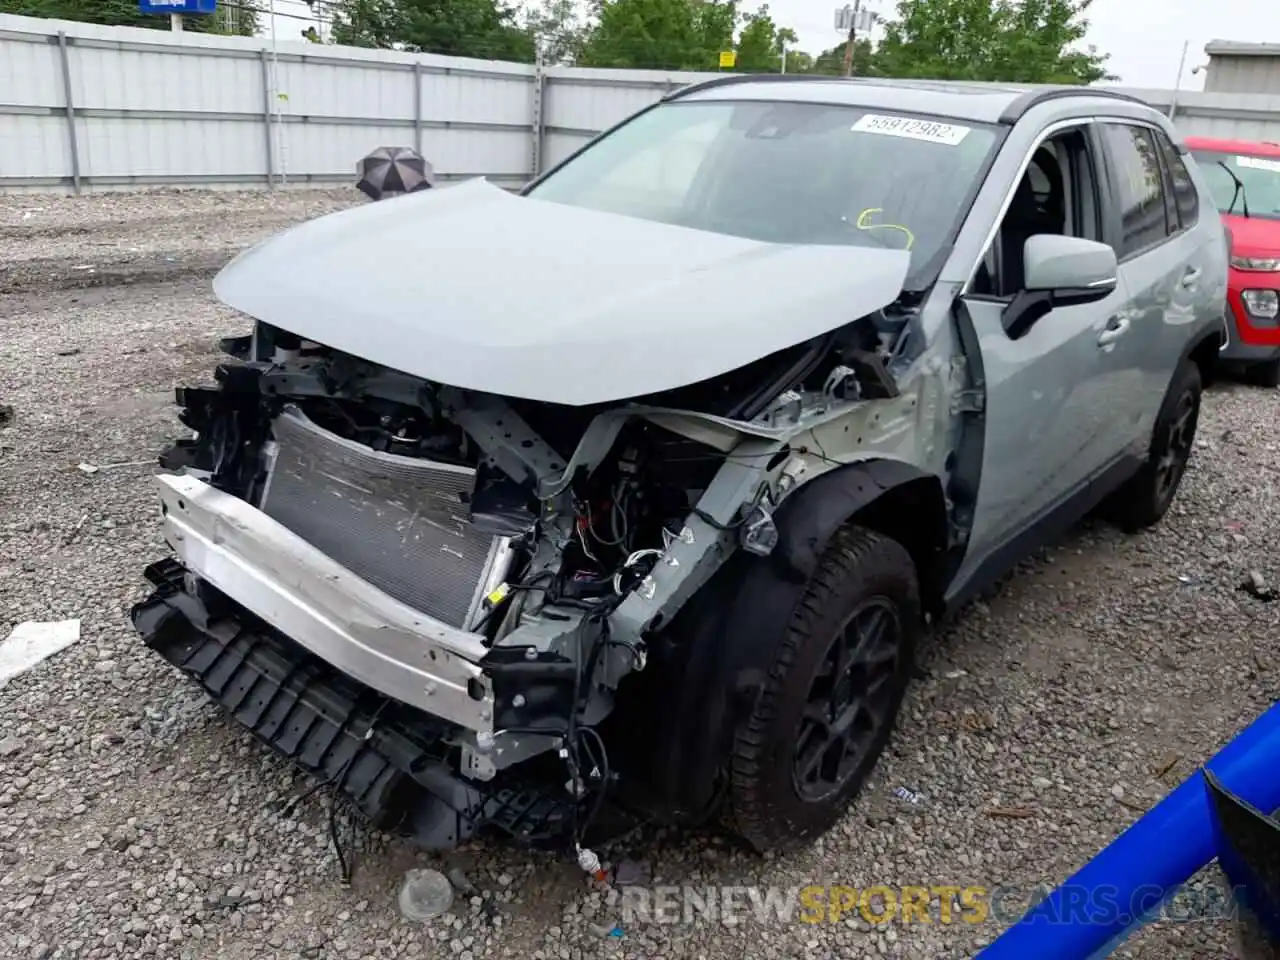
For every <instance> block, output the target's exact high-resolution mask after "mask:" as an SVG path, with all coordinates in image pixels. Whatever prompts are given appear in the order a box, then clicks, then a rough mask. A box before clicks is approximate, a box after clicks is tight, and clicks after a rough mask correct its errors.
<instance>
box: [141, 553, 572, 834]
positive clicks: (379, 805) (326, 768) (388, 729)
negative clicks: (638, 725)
mask: <svg viewBox="0 0 1280 960" xmlns="http://www.w3.org/2000/svg"><path fill="white" fill-rule="evenodd" d="M185 574H186V570H185V568H184V567H183V566H182V564H180V563H178V562H177V561H176V560H174V559H172V558H167V559H164V560H161V561H158V562H156V563H153V564H151V565H150V566H149V567H147V568H146V570H145V571H144V575H145V577H146V578H147V580H149V581H150V582H151V583H152V584H153V585H154V586H155V588H156V589H155V592H154V593H152V595H151V596H150V597H148V598H147V599H146V600H143V601H142V602H141V603H138V604H136V605H135V606H134V607H133V609H132V611H131V614H130V616H131V619H132V621H133V625H134V628H135V629H136V630H137V631H138V633H139V635H140V636H141V638H142V640H143V642H144V643H145V644H146V645H147V646H148V647H150V648H151V649H152V650H154V651H155V652H156V653H158V654H159V655H160V656H162V657H163V658H164V659H165V660H167V661H168V662H169V663H171V664H173V665H174V666H176V667H178V668H179V669H180V670H182V671H183V672H184V673H186V674H188V675H189V676H190V677H191V678H192V679H193V680H195V681H196V682H197V683H198V684H199V685H200V686H201V687H202V688H203V689H204V690H205V692H206V693H208V694H209V696H211V697H212V698H213V699H214V700H215V701H216V702H217V703H218V704H220V705H221V706H222V707H223V708H224V709H225V710H226V711H227V712H228V713H229V714H230V715H231V716H232V717H233V718H234V719H235V720H236V721H237V722H239V723H240V724H242V725H243V726H244V727H245V728H246V729H248V730H249V731H250V732H252V733H253V734H254V735H255V736H256V737H257V738H258V739H259V740H261V741H263V742H264V743H265V744H267V745H268V746H269V747H270V748H271V749H272V750H274V751H275V752H276V753H279V754H280V755H282V756H284V757H285V758H287V759H289V760H291V761H293V762H294V763H295V764H296V765H297V766H298V767H300V768H301V769H303V770H305V771H306V772H307V773H309V774H311V775H313V776H314V777H316V778H317V780H319V781H320V783H321V784H322V785H324V786H325V788H326V789H332V790H334V791H336V793H337V794H340V795H342V796H343V797H344V798H345V799H346V800H347V801H349V802H350V803H351V805H352V806H353V807H354V808H355V810H356V811H357V812H358V813H359V814H360V815H361V816H362V817H363V818H364V819H365V820H367V821H368V822H369V823H371V824H372V825H374V826H376V827H377V828H379V829H383V830H388V831H394V832H398V833H400V834H402V835H406V836H409V837H411V838H413V839H414V840H415V841H417V842H418V843H420V844H422V845H423V846H425V847H428V848H430V849H449V848H452V847H453V846H456V845H457V844H458V843H459V842H462V841H464V840H466V839H467V838H469V837H471V836H472V835H474V834H475V833H476V832H477V831H479V830H481V829H482V828H486V827H489V828H497V829H498V830H501V831H505V832H507V833H509V834H510V835H511V836H512V837H514V839H516V840H517V841H518V842H520V843H522V844H526V845H529V846H546V847H559V846H561V845H563V843H564V842H565V840H566V838H567V837H568V836H569V835H570V833H571V825H572V822H573V816H572V813H573V811H572V802H571V801H569V800H568V799H567V798H565V799H561V798H560V797H559V796H558V794H557V793H555V792H554V791H552V790H549V789H542V784H540V783H538V782H535V781H533V780H531V779H528V778H523V777H522V775H521V774H520V773H519V772H517V771H516V769H515V768H513V769H512V770H511V771H499V775H498V776H497V777H496V778H495V779H494V780H492V781H489V782H487V783H486V782H480V781H471V780H465V779H463V778H461V776H460V775H459V774H458V773H457V772H456V760H455V754H456V751H455V750H454V748H453V747H451V746H450V745H449V744H448V743H446V742H445V738H446V737H447V736H448V734H449V732H450V730H451V727H450V725H449V724H448V723H446V722H445V721H443V720H440V719H439V718H436V717H432V716H430V715H428V714H426V713H423V712H421V711H419V710H415V709H413V708H412V707H409V706H406V705H404V704H401V703H399V702H397V701H393V700H388V699H387V698H385V697H383V696H382V695H381V694H378V693H377V692H375V691H373V690H371V689H370V688H368V687H365V686H364V685H363V684H360V683H357V682H356V681H354V680H352V679H351V678H350V677H347V676H346V675H344V674H342V673H340V672H339V671H337V670H336V669H334V668H333V667H331V666H330V665H329V664H327V663H325V662H324V661H323V660H320V659H319V658H317V657H314V656H312V655H311V654H310V653H308V652H307V651H305V650H304V649H302V648H301V647H300V646H298V645H297V644H296V643H294V642H293V641H291V640H289V639H288V638H287V637H285V636H284V635H283V634H281V633H279V632H278V631H276V630H275V629H273V628H272V627H270V626H269V625H267V624H265V623H263V622H261V621H259V620H258V619H257V618H255V617H253V616H252V615H251V614H250V613H249V612H248V611H246V610H244V609H243V608H242V607H240V606H239V605H238V604H236V603H234V601H232V600H230V599H229V598H227V597H226V596H225V595H223V594H221V593H220V592H218V591H217V590H215V589H214V588H213V587H211V586H210V585H208V584H205V583H198V584H196V585H195V586H194V587H190V588H189V587H188V585H187V584H186V583H185Z"/></svg>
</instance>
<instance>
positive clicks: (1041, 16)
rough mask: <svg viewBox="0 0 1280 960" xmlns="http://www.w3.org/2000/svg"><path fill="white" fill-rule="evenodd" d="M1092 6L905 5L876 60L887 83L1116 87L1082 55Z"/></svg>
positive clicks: (1056, 1)
mask: <svg viewBox="0 0 1280 960" xmlns="http://www.w3.org/2000/svg"><path fill="white" fill-rule="evenodd" d="M1092 4H1093V0H899V3H898V10H897V16H896V18H894V19H892V20H889V21H888V22H887V23H886V25H885V34H884V39H883V40H882V41H881V43H880V45H879V47H878V48H877V50H876V52H875V58H874V59H875V63H876V68H877V69H878V70H879V71H880V72H881V73H882V74H883V75H885V76H891V77H929V78H934V79H943V80H990V81H1001V82H1006V83H1081V84H1085V83H1093V82H1095V81H1098V80H1104V79H1115V78H1114V77H1112V76H1110V75H1109V74H1108V73H1107V70H1106V67H1105V64H1106V60H1107V57H1106V56H1105V55H1102V54H1099V53H1098V52H1097V50H1096V49H1095V48H1094V47H1088V48H1087V49H1084V50H1080V49H1078V48H1077V46H1076V45H1077V44H1078V43H1080V41H1082V40H1083V39H1084V37H1085V34H1086V33H1087V32H1088V29H1089V21H1088V20H1087V19H1085V14H1086V12H1087V11H1088V9H1089V7H1090V6H1091V5H1092Z"/></svg>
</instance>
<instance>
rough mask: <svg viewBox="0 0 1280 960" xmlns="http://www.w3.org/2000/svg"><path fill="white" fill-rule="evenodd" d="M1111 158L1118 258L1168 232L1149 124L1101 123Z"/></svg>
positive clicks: (1145, 247)
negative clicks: (1117, 219)
mask: <svg viewBox="0 0 1280 960" xmlns="http://www.w3.org/2000/svg"><path fill="white" fill-rule="evenodd" d="M1101 131H1102V139H1103V142H1104V143H1105V145H1106V150H1107V156H1108V158H1109V160H1110V165H1109V167H1110V171H1111V181H1112V184H1113V186H1114V189H1115V191H1116V195H1117V199H1118V201H1119V208H1120V225H1121V233H1122V236H1121V239H1120V244H1119V246H1118V247H1117V249H1116V256H1117V257H1119V258H1120V259H1122V260H1123V259H1125V258H1126V257H1132V256H1135V255H1136V254H1139V253H1141V252H1143V251H1144V250H1149V249H1150V248H1151V247H1154V246H1155V245H1156V244H1158V243H1162V242H1164V240H1165V239H1166V238H1167V237H1168V236H1169V233H1170V230H1171V226H1172V225H1171V224H1170V223H1169V220H1168V217H1167V215H1166V210H1165V197H1164V184H1163V179H1162V177H1161V171H1160V158H1159V153H1158V150H1159V148H1158V147H1157V146H1156V141H1155V138H1154V137H1153V136H1152V133H1153V131H1152V130H1151V128H1150V127H1144V126H1139V125H1137V124H1129V123H1103V124H1101Z"/></svg>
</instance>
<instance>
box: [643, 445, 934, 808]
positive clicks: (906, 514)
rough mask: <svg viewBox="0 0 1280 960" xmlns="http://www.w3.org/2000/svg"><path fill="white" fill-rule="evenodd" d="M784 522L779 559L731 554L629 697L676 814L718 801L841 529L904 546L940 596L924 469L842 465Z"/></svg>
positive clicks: (663, 800)
mask: <svg viewBox="0 0 1280 960" xmlns="http://www.w3.org/2000/svg"><path fill="white" fill-rule="evenodd" d="M774 521H775V523H776V524H777V527H778V534H779V536H778V544H777V546H776V547H775V549H774V551H773V553H772V554H770V555H769V556H768V557H759V556H754V555H751V554H747V553H744V552H741V551H739V552H738V553H737V554H735V555H734V556H733V557H731V558H730V559H729V561H728V562H727V563H725V564H724V566H722V567H721V569H720V570H719V571H717V573H716V574H715V576H713V577H712V579H711V581H710V582H709V583H708V584H707V585H706V586H704V587H703V589H702V590H701V591H700V592H699V593H698V594H697V595H696V596H695V597H694V598H693V599H692V600H691V601H690V602H689V603H688V604H686V605H685V607H684V608H683V609H682V610H681V611H680V613H679V614H677V616H676V617H675V618H674V619H673V620H672V622H671V623H670V624H669V625H668V626H667V627H665V628H664V629H663V630H662V631H661V633H660V634H659V635H658V636H657V637H655V638H653V643H652V644H651V650H652V656H651V661H650V664H651V666H650V669H648V670H645V671H644V674H641V675H640V676H639V677H637V678H636V679H638V680H640V681H641V683H640V684H637V686H636V688H635V689H633V690H632V691H630V696H625V698H624V693H623V690H620V691H619V695H620V700H619V708H620V711H626V714H627V716H628V717H629V718H630V719H629V720H628V723H627V724H626V725H627V726H633V727H635V726H640V727H642V728H644V729H649V730H656V731H657V732H658V735H657V736H656V737H653V738H651V741H650V742H651V745H652V748H653V756H652V757H651V758H650V760H649V762H648V764H647V768H648V769H647V776H648V778H649V779H650V780H651V781H652V785H653V787H655V788H656V791H657V794H658V798H659V799H660V804H661V805H662V806H664V807H667V808H668V810H669V812H672V813H675V814H677V815H681V814H683V815H686V816H688V815H691V814H692V813H693V812H694V811H699V810H703V809H706V808H709V806H710V805H711V804H712V803H713V801H714V799H715V795H716V787H717V784H718V778H719V776H720V774H721V773H722V772H723V771H724V770H725V767H726V764H727V762H728V759H729V756H730V753H731V750H732V745H733V735H734V731H735V730H736V728H737V726H738V724H739V723H740V722H741V721H742V719H743V718H745V717H746V716H747V715H748V714H749V713H750V710H751V708H752V706H753V704H754V703H755V701H756V699H757V698H758V697H759V696H760V694H761V691H762V689H763V686H764V682H765V680H766V679H767V676H768V673H769V671H770V669H771V668H772V666H773V659H774V657H775V655H776V651H777V648H778V645H779V643H781V641H782V638H783V636H784V635H785V631H786V630H787V628H788V625H789V623H790V622H791V618H792V616H793V613H794V611H795V608H796V605H797V604H798V603H799V602H800V600H801V598H802V597H803V596H804V592H805V589H806V587H807V585H808V582H809V580H810V578H811V577H812V575H813V574H814V572H815V571H816V570H817V568H818V565H819V562H820V560H821V557H822V554H823V552H824V551H825V550H826V548H827V545H828V543H829V541H830V540H831V538H832V537H833V536H834V535H835V534H836V532H837V531H838V530H839V529H840V528H841V527H843V526H845V525H846V524H851V523H855V524H859V525H863V526H866V527H868V528H870V529H873V530H876V531H877V532H879V533H882V534H884V535H885V536H888V537H891V538H893V539H895V540H898V541H899V542H900V543H902V545H903V546H904V547H905V548H906V549H907V551H908V553H910V554H911V557H912V560H913V561H914V563H915V565H916V569H917V573H918V575H919V577H920V583H921V597H922V600H926V598H927V599H928V601H935V600H936V601H940V599H941V594H942V584H941V582H940V575H941V570H942V563H941V561H942V558H943V556H944V550H945V547H946V542H947V532H948V525H947V511H946V501H945V498H944V496H943V492H942V485H941V482H940V481H939V479H938V478H937V477H936V476H933V475H931V474H929V473H926V472H925V471H923V470H921V469H919V468H918V467H915V466H913V465H911V464H908V463H905V462H901V461H896V460H869V461H862V462H859V463H856V464H848V465H845V466H842V467H838V468H836V469H835V470H832V471H829V472H828V473H826V474H823V475H822V476H820V477H817V478H815V479H814V480H812V481H811V482H809V483H808V484H806V485H805V486H803V487H801V488H800V489H799V490H797V491H796V492H795V493H794V494H792V495H791V496H790V497H788V498H787V499H786V500H784V501H783V502H782V504H780V505H779V508H778V510H777V512H776V514H775V516H774ZM926 609H929V606H928V605H926ZM625 687H626V685H624V690H625ZM635 711H639V713H640V714H641V715H642V716H639V717H638V716H636V713H635Z"/></svg>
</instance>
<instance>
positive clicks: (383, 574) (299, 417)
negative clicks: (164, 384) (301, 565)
mask: <svg viewBox="0 0 1280 960" xmlns="http://www.w3.org/2000/svg"><path fill="white" fill-rule="evenodd" d="M272 432H273V434H274V444H273V446H272V449H270V450H269V451H268V473H267V480H266V483H265V486H264V490H263V494H262V501H261V503H260V504H259V509H260V510H262V512H263V513H265V514H267V515H268V516H269V517H271V518H272V519H273V520H275V521H277V522H278V523H280V524H282V525H283V526H285V527H287V528H288V529H290V530H292V531H293V532H294V533H296V534H297V535H298V536H300V537H301V538H302V539H304V540H306V541H307V542H308V543H310V544H311V545H312V546H314V547H315V548H316V549H318V550H320V551H321V552H323V553H325V554H327V555H328V556H330V557H331V558H333V559H334V560H336V561H337V562H338V563H340V564H342V565H343V566H344V567H346V568H347V569H348V570H350V571H351V572H352V573H354V574H356V576H358V577H361V578H362V579H364V580H367V581H368V582H369V583H371V584H373V585H374V586H376V587H378V588H379V589H380V590H382V591H383V592H384V593H387V594H389V595H391V596H392V597H395V598H396V599H397V600H399V601H401V602H402V603H404V604H406V605H408V606H410V607H412V608H414V609H415V610H419V611H421V612H422V613H424V614H426V615H427V616H430V617H433V618H435V619H437V620H440V621H442V622H444V623H447V624H449V625H450V626H453V627H461V628H463V629H469V628H471V627H472V626H474V625H475V623H476V622H477V621H478V620H479V619H480V617H481V616H482V615H483V611H482V603H481V601H482V600H483V598H484V597H485V595H486V594H488V593H489V592H490V591H491V590H493V589H494V588H495V587H497V586H498V585H499V584H500V583H501V582H502V580H503V578H504V577H505V576H506V574H507V572H508V570H509V568H510V565H511V541H510V539H509V538H507V537H494V536H491V535H489V534H487V533H482V532H480V531H478V530H476V528H475V527H473V526H472V524H471V523H470V521H469V520H468V508H467V503H468V502H469V500H470V495H471V493H472V492H473V489H474V487H475V479H476V477H475V470H473V469H471V468H470V467H461V466H456V465H454V464H447V463H436V462H434V461H431V460H423V459H418V458H415V457H401V456H397V455H395V454H391V453H382V452H381V451H377V450H371V449H370V448H369V447H366V446H364V445H363V444H360V443H356V442H355V441H352V440H347V439H346V438H344V437H340V436H338V435H336V434H334V433H331V432H329V431H328V430H325V429H323V428H322V427H320V426H318V425H317V424H315V423H313V422H312V421H311V420H310V419H308V418H307V416H306V415H305V414H304V413H302V411H301V410H299V409H298V408H297V407H292V406H290V407H286V408H285V410H284V411H283V412H282V413H281V414H280V416H279V417H277V418H276V420H275V423H274V424H273V425H272Z"/></svg>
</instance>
